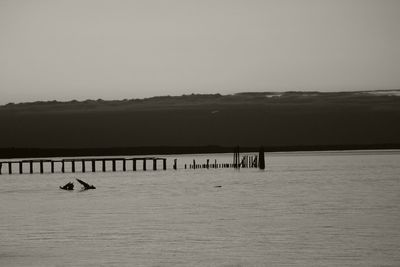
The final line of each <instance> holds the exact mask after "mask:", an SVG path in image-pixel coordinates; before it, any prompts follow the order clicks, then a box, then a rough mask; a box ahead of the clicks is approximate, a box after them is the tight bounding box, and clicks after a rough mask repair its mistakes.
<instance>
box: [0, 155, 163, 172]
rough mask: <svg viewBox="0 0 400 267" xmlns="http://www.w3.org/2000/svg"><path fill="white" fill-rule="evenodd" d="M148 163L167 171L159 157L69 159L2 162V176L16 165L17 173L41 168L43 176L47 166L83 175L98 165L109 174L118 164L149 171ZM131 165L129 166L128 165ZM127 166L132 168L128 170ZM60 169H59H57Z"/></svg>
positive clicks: (55, 170) (59, 170) (126, 169)
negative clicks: (27, 167) (4, 171)
mask: <svg viewBox="0 0 400 267" xmlns="http://www.w3.org/2000/svg"><path fill="white" fill-rule="evenodd" d="M147 161H150V162H152V166H153V170H154V171H156V170H158V165H159V164H158V163H159V162H162V168H161V170H166V169H167V159H166V158H158V157H140V158H139V157H138V158H136V157H135V158H68V159H54V160H53V159H29V160H12V161H0V174H2V170H3V166H5V165H6V166H7V167H8V168H7V169H8V170H7V171H8V174H13V171H15V168H14V169H13V166H14V165H17V166H18V171H17V172H16V173H19V174H23V173H24V166H25V165H28V166H29V171H26V172H25V173H30V174H33V173H34V169H35V167H39V173H41V174H43V173H44V172H45V166H47V167H50V168H49V170H50V173H55V172H61V173H65V172H67V170H66V166H69V167H70V169H69V170H70V172H71V173H75V172H77V171H80V172H82V173H84V172H87V170H89V171H90V172H96V171H97V169H96V166H97V165H98V163H100V164H101V171H102V172H107V171H112V172H116V171H117V163H121V164H122V171H124V172H125V171H129V170H130V171H136V170H137V164H138V162H139V163H140V162H141V163H142V170H144V171H146V170H147ZM77 163H79V165H80V169H79V170H78V169H77ZM109 163H111V170H108V169H107V167H108V165H110V164H109ZM128 163H129V164H128ZM87 164H89V167H90V168H89V169H87V166H86V165H87ZM127 165H130V166H131V167H130V168H129V169H128V168H127ZM57 167H58V168H57Z"/></svg>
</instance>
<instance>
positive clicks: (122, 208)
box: [0, 151, 400, 266]
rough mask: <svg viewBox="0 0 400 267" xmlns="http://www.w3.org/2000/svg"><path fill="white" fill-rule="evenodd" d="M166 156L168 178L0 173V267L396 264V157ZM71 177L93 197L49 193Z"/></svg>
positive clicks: (161, 174)
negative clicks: (208, 164) (239, 160)
mask: <svg viewBox="0 0 400 267" xmlns="http://www.w3.org/2000/svg"><path fill="white" fill-rule="evenodd" d="M173 158H178V159H179V160H178V163H179V166H180V167H181V169H180V170H178V171H173V170H167V171H146V172H144V171H137V172H116V173H112V172H107V173H101V172H97V173H75V174H61V173H56V174H44V175H41V174H33V175H30V174H26V175H18V174H14V175H6V174H3V175H1V176H0V214H1V217H0V266H400V223H399V222H400V183H399V181H400V153H399V152H398V151H386V152H382V151H367V152H340V153H338V152H323V153H321V152H320V153H310V152H309V153H272V154H267V171H259V170H256V169H242V170H240V171H235V170H233V169H217V170H185V169H182V167H183V166H184V165H183V164H184V163H185V162H186V163H189V162H191V161H192V160H193V159H194V158H195V159H196V160H197V162H199V163H203V162H205V159H207V158H209V159H211V160H213V159H215V158H216V159H218V161H219V162H222V161H227V162H228V161H231V158H232V155H230V154H229V155H227V154H219V155H200V156H199V155H196V156H194V155H187V156H171V157H169V159H168V165H169V166H168V167H169V168H170V167H171V165H172V159H173ZM128 168H129V165H128ZM3 173H4V170H3ZM74 177H78V178H81V179H83V180H85V181H88V182H89V183H91V184H94V185H96V186H97V189H96V190H90V191H84V192H80V191H79V190H75V191H73V192H67V191H62V190H59V189H58V186H59V185H63V184H65V183H67V182H68V181H72V180H73V178H74ZM75 184H76V187H78V188H79V186H78V184H77V183H75ZM216 186H221V187H216Z"/></svg>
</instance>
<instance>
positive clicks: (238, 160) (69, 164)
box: [0, 147, 265, 175]
mask: <svg viewBox="0 0 400 267" xmlns="http://www.w3.org/2000/svg"><path fill="white" fill-rule="evenodd" d="M171 160H172V159H171ZM148 162H150V164H149V165H147V163H148ZM160 162H161V163H160ZM26 165H28V167H29V168H25V169H24V166H25V167H26ZM117 165H118V166H119V168H118V167H117ZM4 166H7V167H6V168H3V167H4ZM16 166H18V168H16ZM149 166H151V168H152V170H153V171H157V170H167V159H166V158H159V157H127V158H125V157H110V158H101V157H96V158H65V159H25V160H7V161H0V175H1V174H2V173H6V172H7V173H8V174H13V173H15V174H24V173H27V174H33V173H40V174H44V173H45V172H46V173H56V172H57V173H66V172H70V173H75V172H81V173H85V172H92V173H94V172H96V171H101V172H109V171H111V172H117V171H123V172H126V171H133V172H134V171H137V170H142V171H146V170H147V169H148V167H149ZM13 167H14V168H13ZM181 168H182V169H192V170H196V169H226V168H234V169H237V170H240V169H242V168H259V169H260V170H264V169H265V158H264V149H263V148H262V147H261V148H260V150H259V154H258V156H257V155H251V154H244V155H242V156H241V155H240V152H239V147H235V149H234V154H233V162H231V163H226V162H217V160H216V159H215V160H213V161H211V160H210V159H206V160H205V162H201V163H200V162H196V160H195V159H193V161H192V164H187V163H186V164H181ZM5 169H6V171H5ZM172 169H173V170H178V159H173V164H172Z"/></svg>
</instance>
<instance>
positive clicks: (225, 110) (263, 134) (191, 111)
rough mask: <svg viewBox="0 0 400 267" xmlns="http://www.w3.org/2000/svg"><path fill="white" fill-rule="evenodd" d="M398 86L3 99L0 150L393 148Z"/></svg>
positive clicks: (398, 127) (399, 131)
mask: <svg viewBox="0 0 400 267" xmlns="http://www.w3.org/2000/svg"><path fill="white" fill-rule="evenodd" d="M399 93H400V91H393V92H384V91H374V92H336V93H319V92H285V93H240V94H235V95H225V96H224V95H219V94H215V95H184V96H176V97H172V96H165V97H153V98H148V99H130V100H120V101H103V100H87V101H82V102H79V101H70V102H57V101H50V102H35V103H22V104H8V105H5V106H0V127H1V128H0V148H4V149H2V151H3V152H2V155H3V156H2V157H10V156H11V157H13V156H18V157H21V156H22V157H24V156H26V157H28V156H58V155H60V156H61V155H62V156H75V155H103V154H108V155H116V154H171V153H214V152H232V151H233V150H231V148H232V147H234V146H236V145H240V146H241V147H246V148H257V147H259V146H260V145H263V146H265V147H266V148H269V149H270V150H320V149H321V148H326V149H341V147H345V148H346V149H358V148H395V147H397V145H396V144H400V123H399V122H400V97H399V96H396V94H399ZM388 144H389V145H388ZM210 145H217V146H218V147H210ZM104 147H106V148H107V149H101V148H104ZM9 148H20V149H14V150H12V149H9ZM28 148H40V149H31V150H29V149H28ZM76 148H80V149H76ZM10 151H13V152H10Z"/></svg>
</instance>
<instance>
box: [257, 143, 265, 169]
mask: <svg viewBox="0 0 400 267" xmlns="http://www.w3.org/2000/svg"><path fill="white" fill-rule="evenodd" d="M258 159H259V160H258V162H259V164H258V166H259V168H260V170H264V169H265V158H264V147H260V151H259V153H258Z"/></svg>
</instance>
